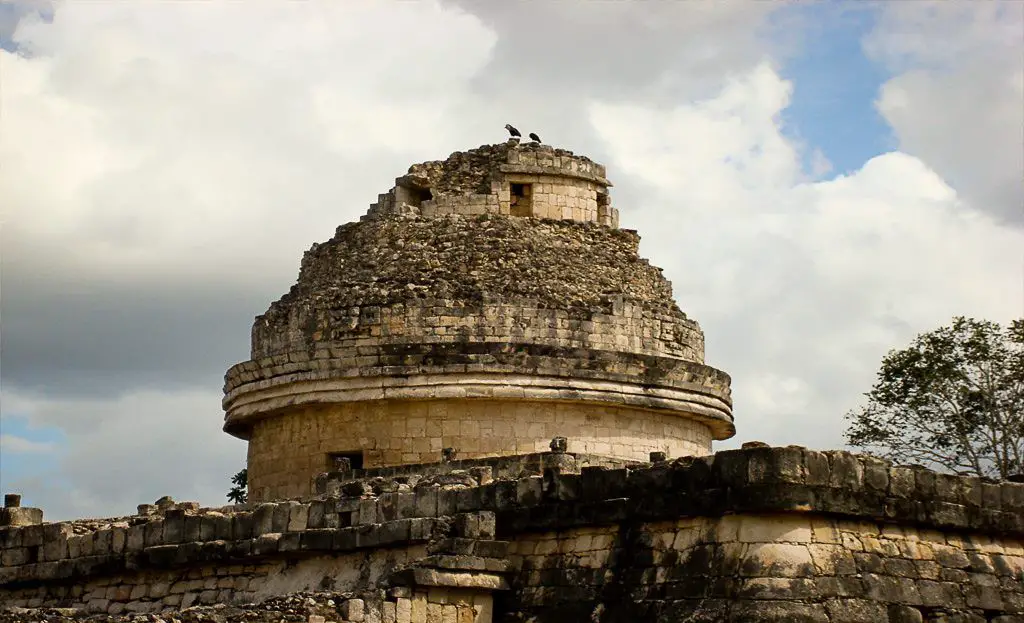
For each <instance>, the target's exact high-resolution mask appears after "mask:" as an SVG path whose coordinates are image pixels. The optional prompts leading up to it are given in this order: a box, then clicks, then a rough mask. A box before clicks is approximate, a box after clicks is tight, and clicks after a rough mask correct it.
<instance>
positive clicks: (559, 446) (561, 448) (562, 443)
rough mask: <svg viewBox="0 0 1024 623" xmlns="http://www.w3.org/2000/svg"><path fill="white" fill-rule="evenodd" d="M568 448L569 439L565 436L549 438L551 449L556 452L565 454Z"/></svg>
mask: <svg viewBox="0 0 1024 623" xmlns="http://www.w3.org/2000/svg"><path fill="white" fill-rule="evenodd" d="M568 449H569V440H568V439H566V438H565V437H555V438H554V439H552V440H551V451H552V452H554V453H556V454H565V452H566V450H568Z"/></svg>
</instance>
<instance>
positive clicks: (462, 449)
mask: <svg viewBox="0 0 1024 623" xmlns="http://www.w3.org/2000/svg"><path fill="white" fill-rule="evenodd" d="M610 186H611V184H610V183H609V181H608V180H607V179H606V178H605V169H604V167H603V166H601V165H599V164H596V163H594V162H593V161H591V160H589V159H588V158H585V157H581V156H575V155H573V154H572V152H569V151H565V150H561V149H552V148H550V147H547V146H542V145H536V144H519V143H518V142H517V141H514V140H512V141H509V142H508V143H503V144H498V145H485V146H481V147H480V148H478V149H472V150H469V151H466V152H457V153H454V154H452V155H451V156H449V157H448V159H447V160H444V161H436V162H426V163H423V164H417V165H414V166H412V167H410V169H409V172H408V174H407V175H405V176H403V177H400V178H398V179H397V180H396V184H395V187H394V188H393V189H391V190H390V191H389V192H388V193H386V194H383V195H380V196H379V198H378V202H377V203H376V204H373V205H372V206H371V207H370V210H369V212H368V213H367V214H366V215H365V216H364V217H362V219H361V220H360V222H358V223H349V224H346V225H342V226H341V227H339V228H338V229H337V231H336V233H335V235H334V237H333V238H331V239H330V240H329V241H327V242H325V243H322V244H314V245H313V247H312V248H311V249H310V250H309V251H308V252H307V253H306V254H305V256H304V257H303V259H302V265H301V269H300V272H299V278H298V282H297V283H296V284H295V285H294V286H293V287H292V288H291V291H289V292H288V293H287V294H285V295H284V296H283V297H282V298H281V299H280V300H279V301H277V302H275V303H273V304H272V305H271V306H270V309H268V310H267V312H266V313H264V314H263V315H262V316H258V317H257V318H256V322H255V324H254V325H253V329H252V359H251V360H249V361H246V362H244V363H240V364H238V365H235V366H233V367H232V368H231V369H230V370H228V372H227V374H226V376H225V387H224V392H225V397H224V410H225V412H226V415H225V424H224V430H225V431H227V432H228V433H230V434H232V435H235V436H237V437H240V438H242V439H246V440H248V442H249V454H248V476H249V491H250V499H251V500H253V501H264V500H269V499H279V498H286V497H296V496H302V495H306V494H309V493H310V492H311V491H312V488H313V482H314V479H315V477H316V475H317V474H319V473H321V472H324V471H327V470H329V469H331V466H332V465H333V464H335V462H336V461H337V459H339V458H346V459H348V460H349V461H350V462H351V465H352V466H353V467H355V468H369V467H378V466H390V465H399V464H410V463H435V462H438V461H440V460H441V455H442V449H444V448H454V449H456V450H457V452H458V456H459V458H474V457H488V456H499V455H512V454H526V453H531V452H541V451H547V450H548V447H549V443H550V441H551V439H552V438H553V437H556V436H561V437H566V438H567V439H568V451H570V452H580V453H588V454H594V455H601V456H606V457H612V458H618V459H627V460H639V461H646V460H648V457H649V454H650V453H651V452H654V451H662V452H665V453H666V454H667V455H668V456H669V457H673V456H681V455H700V454H707V453H709V452H710V451H711V442H712V440H714V439H726V438H728V437H731V436H732V435H733V434H734V433H735V429H734V427H733V423H732V409H731V399H730V390H729V377H728V375H726V374H725V373H723V372H721V371H719V370H716V369H714V368H711V367H709V366H706V365H704V336H703V334H702V332H701V330H700V327H699V326H698V324H697V323H696V322H694V321H693V320H691V319H688V318H687V317H686V315H685V314H683V313H682V312H681V311H680V310H679V308H678V307H677V305H676V304H675V302H674V301H673V300H672V289H671V284H670V283H669V282H668V281H667V280H666V279H665V278H664V277H663V276H662V274H661V269H659V268H656V267H653V266H651V265H650V264H649V263H648V262H647V261H646V260H643V259H641V258H640V257H639V256H638V254H637V251H638V245H639V241H640V239H639V236H638V235H637V234H636V232H633V231H630V230H622V229H619V228H618V212H617V210H616V209H615V208H613V207H611V203H610V201H609V195H608V189H609V187H610Z"/></svg>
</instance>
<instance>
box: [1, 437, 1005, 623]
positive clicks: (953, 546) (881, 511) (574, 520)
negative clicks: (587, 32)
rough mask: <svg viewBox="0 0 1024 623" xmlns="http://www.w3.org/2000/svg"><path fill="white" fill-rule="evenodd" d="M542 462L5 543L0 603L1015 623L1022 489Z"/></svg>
mask: <svg viewBox="0 0 1024 623" xmlns="http://www.w3.org/2000/svg"><path fill="white" fill-rule="evenodd" d="M558 445H559V447H561V446H560V444H558ZM547 456H550V457H555V456H563V457H564V453H561V452H552V453H550V454H549V455H547ZM545 460H546V459H543V458H537V459H536V460H532V459H531V460H529V461H526V463H528V464H530V465H533V464H536V463H543V462H544V461H545ZM552 462H553V463H557V464H558V465H559V466H558V467H549V468H547V469H544V470H543V472H542V473H541V474H540V475H526V476H525V477H519V478H513V479H488V477H486V476H487V475H486V474H483V473H482V472H479V471H478V472H473V471H472V468H470V469H467V470H458V469H453V470H451V471H449V472H447V473H446V474H445V477H444V478H440V479H437V478H435V479H430V478H429V477H424V478H423V479H421V480H420V481H419V482H417V483H416V485H415V486H411V487H410V486H409V482H410V481H409V480H408V478H407V477H406V476H405V475H403V474H400V473H398V472H399V471H400V470H392V472H391V475H390V476H388V475H387V472H386V471H382V472H379V473H377V474H376V475H375V476H374V478H375V479H376V480H374V479H373V478H370V479H368V478H366V477H362V478H357V479H351V480H338V481H337V486H336V487H329V490H331V491H332V492H333V491H335V490H336V491H337V495H326V496H320V497H317V498H313V499H309V500H306V501H302V502H300V501H291V502H284V503H273V504H260V505H258V506H256V507H254V508H248V509H244V510H242V509H237V508H225V509H193V508H192V507H190V506H176V507H166V508H165V509H164V510H163V511H162V514H161V513H159V512H158V513H155V514H153V515H147V516H140V517H134V518H129V519H128V520H127V521H115V522H113V523H110V524H106V525H104V524H103V523H102V522H96V521H92V522H90V523H89V525H90V526H91V527H92V528H90V529H89V531H87V532H84V533H81V534H75V533H76V532H79V530H78V529H76V526H75V524H73V523H59V524H43V525H33V526H21V527H8V528H3V529H0V564H2V566H0V604H7V605H16V606H24V605H42V604H50V605H52V604H56V603H61V604H70V605H75V604H77V605H78V607H92V608H94V609H97V610H101V609H102V610H106V611H110V609H111V608H113V609H114V610H118V609H119V608H121V609H124V608H126V607H127V604H135V605H134V606H133V608H141V609H142V610H143V611H145V610H146V609H160V608H173V607H179V606H181V605H182V604H183V603H185V600H186V599H187V600H188V601H189V603H192V602H195V601H196V600H200V601H202V600H217V599H221V598H223V599H226V600H229V601H230V600H245V599H258V598H261V597H269V596H272V595H274V594H280V592H281V591H283V592H289V591H292V590H311V589H315V588H316V587H315V586H311V583H313V584H315V583H316V582H319V581H320V579H321V578H335V580H337V581H339V582H342V584H343V585H344V586H339V587H336V588H338V589H340V590H361V591H372V590H386V589H387V587H389V586H391V587H397V588H403V587H404V588H405V589H408V590H409V591H410V593H408V594H409V595H412V594H413V593H414V592H417V591H418V592H423V591H433V590H442V589H443V590H446V591H452V590H455V591H483V592H484V594H485V596H486V597H487V599H490V594H491V591H496V590H497V591H505V590H506V589H508V593H509V596H508V597H507V598H502V601H501V606H500V608H501V609H502V611H503V612H504V614H506V615H511V614H513V613H516V612H518V613H519V614H520V615H522V616H527V615H529V616H534V617H536V620H537V621H541V622H543V621H558V620H563V621H564V620H579V619H578V618H572V617H580V616H583V615H586V616H588V617H589V616H590V615H591V614H592V613H593V612H595V611H602V609H603V610H609V609H616V608H618V610H616V612H618V613H619V614H617V615H616V616H615V617H612V618H608V619H607V620H609V621H618V620H627V619H626V618H618V617H620V616H621V617H627V618H628V616H631V617H633V620H650V621H665V622H668V621H671V620H675V619H672V618H671V616H670V614H671V612H676V613H679V612H687V613H690V614H691V615H693V616H697V615H700V616H704V617H705V618H706V617H709V616H710V617H711V619H712V620H721V621H737V622H738V621H771V620H780V618H779V617H782V618H785V617H795V618H792V620H808V621H822V623H827V622H829V621H842V620H851V621H860V620H864V621H876V620H877V621H887V620H888V621H904V620H922V621H923V620H932V619H925V618H917V619H915V618H914V616H918V617H925V616H929V617H930V616H932V615H934V614H936V613H938V612H940V610H942V609H943V608H945V609H946V611H948V612H950V613H954V614H956V613H959V614H958V616H960V615H964V616H966V615H971V616H974V615H976V614H977V613H982V614H981V615H982V616H984V617H986V618H985V619H984V620H987V621H999V623H1004V621H1012V620H1014V619H1013V618H1012V617H1014V616H1017V617H1019V616H1021V615H1022V614H1024V589H1022V587H1024V546H1022V541H1024V484H1019V483H1011V482H989V481H983V480H981V479H978V478H969V477H961V476H951V475H946V474H939V473H936V472H933V471H929V470H927V469H923V468H913V467H901V466H893V465H891V464H890V463H888V462H887V461H883V460H880V459H876V458H872V457H867V456H858V455H854V454H850V453H846V452H815V451H811V450H807V449H804V448H799V447H786V448H750V449H744V450H734V451H726V452H719V453H718V454H716V455H713V456H708V457H687V458H683V459H678V460H675V461H660V462H657V463H653V464H645V465H632V466H626V467H600V466H591V467H582V468H581V469H580V470H579V473H572V470H573V468H574V467H579V463H578V462H576V463H575V464H574V463H572V462H571V461H568V460H565V459H562V460H556V459H554V458H552V459H550V461H549V464H551V463H552ZM478 467H479V466H478ZM492 473H493V472H492ZM463 476H465V477H463ZM389 477H391V478H392V480H391V481H390V482H391V484H390V485H389V484H388V478H389ZM403 478H405V480H404V482H403V480H402V479H403ZM403 485H405V487H406V490H401V487H402V486H403ZM93 528H95V529H93ZM289 561H292V562H289ZM389 561H390V562H389ZM364 567H365V568H366V569H369V570H370V571H367V572H356V571H355V570H357V569H360V568H364ZM341 569H351V570H353V571H352V573H355V575H354V576H352V579H349V580H345V579H344V578H345V577H347V576H345V573H344V572H341V571H340V570H341ZM339 574H340V575H339ZM193 576H194V578H193ZM356 576H358V577H359V578H363V579H362V580H359V579H358V578H357V577H356ZM364 576H365V577H364ZM338 578H341V579H338ZM335 580H330V581H335ZM324 581H328V580H324ZM193 582H194V584H192V583H193ZM181 583H183V584H181ZM76 586H77V587H81V588H79V589H76V588H75V587H76ZM136 587H141V588H136ZM236 587H237V588H236ZM222 591H223V592H222ZM423 594H424V595H425V594H426V593H423ZM446 594H448V593H446ZM133 595H134V596H133ZM174 595H177V596H178V597H174ZM188 595H191V597H188ZM204 595H205V596H204ZM168 597H170V600H169V601H168V599H167V598H168ZM438 599H440V598H438ZM465 599H467V600H468V601H466V602H465V603H467V604H473V603H475V602H474V601H473V599H474V598H473V597H467V598H465ZM113 603H117V604H121V605H120V606H112V604H113ZM439 603H440V602H439ZM88 604H91V606H88ZM730 604H732V605H730ZM627 605H628V607H627ZM758 606H760V607H758ZM355 607H356V606H355V605H353V606H352V608H355ZM360 607H362V606H360ZM488 607H490V606H488ZM495 607H497V606H495ZM856 612H861V613H868V614H865V615H864V616H863V617H862V618H856V616H860V615H856V616H855V615H853V614H850V613H856ZM879 613H884V616H885V617H887V618H881V617H882V614H879ZM893 613H896V614H898V615H899V616H902V617H910V618H895V619H894V618H892V617H893V616H895V615H894V614H893ZM915 613H916V615H915ZM559 617H561V618H559ZM773 617H774V618H773ZM842 617H848V618H842ZM849 617H854V618H849ZM864 617H867V618H864ZM993 617H1010V618H1003V619H999V618H993ZM344 620H354V619H344ZM382 620H383V619H382ZM488 620H489V619H488ZM584 620H586V619H584ZM600 620H606V619H604V618H601V619H600ZM786 620H790V619H786ZM936 620H937V619H936Z"/></svg>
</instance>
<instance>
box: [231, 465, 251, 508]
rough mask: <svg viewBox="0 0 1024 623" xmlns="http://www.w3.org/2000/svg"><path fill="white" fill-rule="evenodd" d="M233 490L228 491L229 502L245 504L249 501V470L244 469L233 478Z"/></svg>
mask: <svg viewBox="0 0 1024 623" xmlns="http://www.w3.org/2000/svg"><path fill="white" fill-rule="evenodd" d="M231 484H233V485H234V486H233V487H231V490H230V491H228V500H229V501H231V502H234V503H235V504H245V501H246V499H248V497H249V495H248V491H247V488H248V486H249V470H248V468H242V471H240V472H238V473H237V474H235V475H234V476H232V477H231Z"/></svg>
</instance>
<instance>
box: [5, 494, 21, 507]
mask: <svg viewBox="0 0 1024 623" xmlns="http://www.w3.org/2000/svg"><path fill="white" fill-rule="evenodd" d="M20 506H21V494H20V493H7V494H5V495H4V508H19V507H20Z"/></svg>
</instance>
